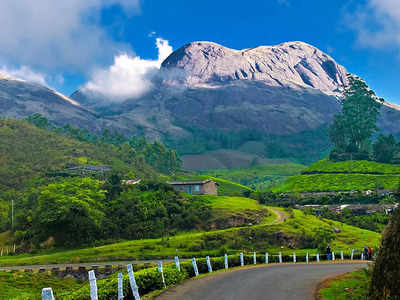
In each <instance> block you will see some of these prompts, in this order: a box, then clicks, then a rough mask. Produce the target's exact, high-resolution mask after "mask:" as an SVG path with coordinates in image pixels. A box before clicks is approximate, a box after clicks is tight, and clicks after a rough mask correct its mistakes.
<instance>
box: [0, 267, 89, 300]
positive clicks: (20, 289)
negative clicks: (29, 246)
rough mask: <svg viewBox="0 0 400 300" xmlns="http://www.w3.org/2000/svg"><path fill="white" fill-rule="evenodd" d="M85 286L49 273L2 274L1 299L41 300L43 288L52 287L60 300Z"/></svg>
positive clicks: (71, 279) (79, 282)
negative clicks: (62, 296) (61, 297)
mask: <svg viewBox="0 0 400 300" xmlns="http://www.w3.org/2000/svg"><path fill="white" fill-rule="evenodd" d="M84 285H85V283H84V282H83V281H80V280H76V279H74V278H62V279H60V278H58V277H56V276H54V275H50V274H48V273H24V272H19V271H18V272H0V299H2V300H25V299H29V300H40V299H42V297H41V292H42V289H43V287H52V289H53V292H54V296H55V298H56V299H59V298H60V296H61V295H62V294H63V295H65V294H69V293H72V292H73V291H75V290H77V289H79V288H81V287H82V286H84Z"/></svg>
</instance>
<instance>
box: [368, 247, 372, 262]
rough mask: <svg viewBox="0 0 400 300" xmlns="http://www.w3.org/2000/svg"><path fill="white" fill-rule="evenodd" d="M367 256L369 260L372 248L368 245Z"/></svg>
mask: <svg viewBox="0 0 400 300" xmlns="http://www.w3.org/2000/svg"><path fill="white" fill-rule="evenodd" d="M368 258H369V260H372V248H371V247H368Z"/></svg>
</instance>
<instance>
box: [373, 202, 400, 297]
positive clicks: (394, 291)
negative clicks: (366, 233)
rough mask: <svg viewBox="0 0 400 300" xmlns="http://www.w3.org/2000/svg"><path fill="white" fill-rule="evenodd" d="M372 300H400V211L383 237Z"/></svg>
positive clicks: (376, 264)
mask: <svg viewBox="0 0 400 300" xmlns="http://www.w3.org/2000/svg"><path fill="white" fill-rule="evenodd" d="M370 297H371V299H374V300H375V299H376V300H381V299H391V300H395V299H396V300H397V299H400V210H399V209H397V210H396V211H395V213H394V214H393V216H392V218H391V220H390V223H389V225H388V227H387V228H386V230H385V232H384V234H383V236H382V244H381V248H380V251H379V254H378V257H377V258H376V261H375V265H374V270H373V273H372V279H371V285H370Z"/></svg>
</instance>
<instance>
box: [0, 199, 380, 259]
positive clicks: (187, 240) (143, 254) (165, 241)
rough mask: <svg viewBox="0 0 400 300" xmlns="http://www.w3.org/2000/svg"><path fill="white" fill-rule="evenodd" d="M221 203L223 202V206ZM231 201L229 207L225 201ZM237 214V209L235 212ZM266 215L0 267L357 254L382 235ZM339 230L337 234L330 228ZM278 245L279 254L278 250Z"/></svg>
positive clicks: (217, 205) (297, 216) (293, 213)
mask: <svg viewBox="0 0 400 300" xmlns="http://www.w3.org/2000/svg"><path fill="white" fill-rule="evenodd" d="M221 199H222V200H223V201H222V202H221ZM227 200H229V201H230V202H229V203H232V205H229V206H228V205H225V204H224V203H223V202H225V201H227ZM210 201H211V202H212V206H213V207H214V209H222V210H224V209H225V208H227V209H228V210H231V209H232V207H240V209H239V210H242V211H243V205H246V206H247V207H249V208H256V209H257V210H258V209H261V210H262V207H261V206H259V205H257V204H256V203H255V202H253V200H249V199H246V198H235V197H234V198H223V197H222V198H218V197H212V198H211V199H210ZM235 210H236V209H235ZM268 210H269V212H270V214H269V216H266V217H265V218H264V222H262V223H260V224H258V225H253V226H244V227H236V228H229V229H224V230H213V231H208V232H204V231H197V232H190V233H181V234H177V235H175V236H166V237H163V238H157V239H141V240H135V241H126V242H121V243H117V244H111V245H105V246H101V247H95V248H93V247H91V248H87V249H77V250H69V251H62V252H55V253H54V252H52V253H47V254H46V253H40V254H35V255H27V254H24V255H17V256H12V257H10V256H8V257H0V266H9V265H28V264H47V263H70V262H95V261H110V260H131V259H132V260H138V259H156V258H167V257H173V256H174V255H176V254H177V253H178V255H180V256H183V257H192V256H205V255H215V256H216V255H223V254H224V253H225V252H228V253H231V254H233V253H238V252H239V251H243V250H246V251H270V252H273V251H276V252H277V251H281V250H282V251H283V253H291V252H292V251H293V250H292V249H296V250H298V249H304V250H303V251H301V250H300V251H298V253H301V252H305V251H310V252H312V253H313V252H316V251H317V250H312V249H315V248H319V247H325V246H326V241H327V240H326V238H328V240H331V245H332V248H333V249H335V250H340V249H342V250H344V251H347V252H349V251H350V250H349V249H352V248H354V249H361V248H362V247H363V245H365V244H368V245H373V246H375V245H378V244H379V240H380V234H378V233H375V232H372V231H368V230H363V229H359V228H357V227H353V226H349V225H346V224H342V223H339V222H336V221H331V220H326V219H319V218H317V217H315V216H312V215H305V214H304V213H303V212H301V211H299V210H283V209H279V208H271V207H268ZM334 228H336V230H339V232H338V233H335V232H334V231H333V229H334ZM281 246H282V247H283V249H281Z"/></svg>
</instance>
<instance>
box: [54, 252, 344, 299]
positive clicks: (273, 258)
mask: <svg viewBox="0 0 400 300" xmlns="http://www.w3.org/2000/svg"><path fill="white" fill-rule="evenodd" d="M320 258H321V260H323V259H326V255H320ZM348 258H350V254H349V253H346V255H345V259H348ZM337 259H339V253H337ZM243 260H244V265H254V256H253V253H250V254H245V255H243ZM268 261H269V263H278V262H279V258H278V254H276V253H274V254H273V255H272V254H270V255H269V259H268ZM282 261H283V262H284V263H285V262H286V263H292V262H293V256H292V255H287V254H286V255H282ZM296 261H297V262H305V261H306V256H305V255H304V254H302V255H298V256H296ZM309 261H310V262H312V261H316V256H315V255H312V256H311V255H310V256H309ZM210 262H211V265H212V269H213V271H217V270H222V269H224V268H225V260H224V257H223V256H222V257H212V258H210ZM256 262H257V264H265V253H262V254H256ZM196 263H197V268H198V271H199V273H200V274H205V273H208V267H207V261H206V259H205V258H197V259H196ZM228 265H229V268H233V267H239V266H240V265H241V264H240V255H229V256H228ZM180 266H181V272H179V271H178V270H177V268H176V267H175V264H174V263H171V264H169V265H166V266H165V267H164V278H165V283H166V286H167V287H169V286H172V285H176V284H178V283H180V282H182V281H183V280H185V279H188V278H191V277H194V276H195V274H194V270H193V264H192V260H185V261H182V262H181V263H180ZM123 279H124V295H125V298H124V299H126V300H131V299H134V298H133V295H132V291H131V287H130V284H129V277H128V274H124V276H123ZM135 279H136V283H137V286H138V287H139V294H140V295H141V296H143V295H145V294H148V293H150V292H153V291H155V290H161V289H163V288H164V286H163V283H162V279H161V274H160V272H159V271H158V269H157V268H150V269H143V270H140V271H137V272H135ZM117 287H118V281H117V276H116V274H114V275H112V277H109V278H106V279H102V280H98V281H97V288H98V296H99V299H100V300H103V299H116V298H117V296H118V295H117V292H118V289H117ZM59 299H64V300H72V299H74V300H90V286H89V284H86V285H85V286H83V287H82V288H81V289H79V290H77V291H75V292H74V293H72V294H70V295H62V294H61V295H60V296H59Z"/></svg>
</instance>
